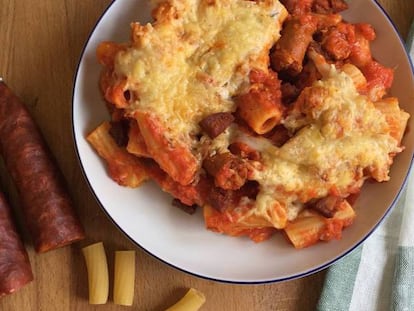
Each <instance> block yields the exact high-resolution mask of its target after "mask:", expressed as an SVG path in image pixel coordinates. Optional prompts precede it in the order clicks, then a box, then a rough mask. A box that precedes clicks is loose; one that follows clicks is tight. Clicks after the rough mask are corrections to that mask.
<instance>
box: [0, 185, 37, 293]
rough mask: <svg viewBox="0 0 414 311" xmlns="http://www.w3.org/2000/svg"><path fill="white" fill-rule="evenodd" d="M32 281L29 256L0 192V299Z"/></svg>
mask: <svg viewBox="0 0 414 311" xmlns="http://www.w3.org/2000/svg"><path fill="white" fill-rule="evenodd" d="M32 280H33V273H32V268H31V267H30V262H29V256H28V255H27V252H26V249H25V248H24V245H23V243H22V242H21V240H20V237H19V235H18V234H17V232H16V228H15V226H14V223H13V219H12V215H11V213H10V208H9V205H8V204H7V201H6V198H5V197H4V195H3V193H1V192H0V297H1V296H4V295H8V294H11V293H13V292H15V291H17V290H19V289H20V288H22V287H23V286H25V285H26V284H27V283H29V282H31V281H32Z"/></svg>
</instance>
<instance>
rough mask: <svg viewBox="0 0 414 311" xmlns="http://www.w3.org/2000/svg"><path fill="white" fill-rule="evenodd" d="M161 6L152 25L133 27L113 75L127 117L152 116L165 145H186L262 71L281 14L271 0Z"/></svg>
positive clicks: (175, 0)
mask: <svg viewBox="0 0 414 311" xmlns="http://www.w3.org/2000/svg"><path fill="white" fill-rule="evenodd" d="M163 5H164V7H163V9H162V10H163V12H162V15H161V14H160V16H159V19H158V20H156V21H155V22H154V23H153V24H147V25H145V26H140V27H138V30H137V33H136V37H137V42H135V44H134V46H132V47H131V48H129V49H128V50H126V51H125V52H120V53H119V54H118V56H117V59H116V62H115V71H116V73H117V74H118V75H119V76H121V77H127V79H128V81H127V83H128V87H129V88H130V89H131V90H132V91H133V92H135V93H136V98H137V100H136V101H135V102H133V103H132V104H131V105H130V107H129V108H128V110H129V113H131V114H133V112H134V111H135V110H137V109H138V110H140V111H145V112H150V113H154V114H156V115H157V117H158V118H159V119H160V120H161V122H162V123H163V125H164V126H165V128H166V132H165V135H166V136H167V138H169V139H172V140H175V139H178V140H181V141H183V140H184V141H187V143H191V141H190V142H188V139H189V137H190V135H194V134H197V133H198V132H199V131H200V129H199V126H198V123H199V121H200V120H201V119H202V118H204V117H206V116H208V115H210V114H212V113H215V112H223V111H234V110H235V108H236V107H235V104H234V102H233V101H232V100H231V97H232V96H233V95H234V94H235V93H236V92H237V91H238V90H239V88H240V87H241V86H242V84H243V82H248V73H249V72H250V70H251V68H253V67H254V68H258V69H262V70H265V71H266V70H267V66H268V51H269V49H270V47H271V46H272V45H273V44H274V43H275V42H276V41H277V39H278V38H279V36H280V35H279V31H280V29H281V23H282V22H283V20H284V18H285V17H286V14H287V13H286V10H285V8H284V7H283V6H282V5H281V4H280V3H279V1H277V0H263V1H257V2H256V1H241V0H181V1H179V0H170V1H168V2H164V3H163ZM155 17H156V19H157V16H155Z"/></svg>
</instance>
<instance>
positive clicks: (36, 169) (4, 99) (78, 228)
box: [0, 82, 85, 253]
mask: <svg viewBox="0 0 414 311" xmlns="http://www.w3.org/2000/svg"><path fill="white" fill-rule="evenodd" d="M0 152H1V154H2V156H3V158H4V161H5V164H6V167H7V170H8V171H9V173H10V175H11V176H12V178H13V180H14V182H15V185H16V188H17V190H18V192H19V196H20V200H21V203H22V209H23V216H24V218H25V221H26V225H27V227H28V229H29V232H30V234H31V236H32V239H33V242H34V246H35V249H36V251H37V252H39V253H42V252H46V251H49V250H52V249H55V248H58V247H61V246H65V245H67V244H70V243H72V242H75V241H78V240H81V239H83V238H84V236H85V234H84V230H83V228H82V225H81V224H80V222H79V220H78V218H77V217H76V215H75V213H74V210H73V208H72V201H71V199H70V197H69V194H68V193H67V191H66V188H65V185H64V180H63V177H62V174H61V172H60V171H59V169H58V167H57V165H56V163H55V162H54V160H53V159H52V155H51V153H50V151H49V150H48V148H47V146H46V143H45V141H44V140H43V137H42V134H41V133H40V131H39V129H38V128H37V126H36V124H35V122H34V121H33V119H32V118H31V116H30V114H29V112H28V111H27V109H26V107H25V106H24V104H23V103H22V102H21V101H20V99H19V98H18V97H17V96H15V95H14V94H13V92H12V91H11V90H10V89H9V88H8V87H7V86H6V84H5V83H3V82H0Z"/></svg>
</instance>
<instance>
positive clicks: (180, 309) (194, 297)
mask: <svg viewBox="0 0 414 311" xmlns="http://www.w3.org/2000/svg"><path fill="white" fill-rule="evenodd" d="M205 301H206V297H205V296H204V294H203V293H202V292H200V291H199V290H196V289H195V288H190V289H189V290H188V291H187V293H186V294H185V295H184V296H183V297H182V298H181V299H180V300H179V301H178V302H177V303H175V304H174V305H172V306H171V307H169V308H168V309H166V310H165V311H197V310H199V309H200V308H201V306H202V305H203V304H204V303H205Z"/></svg>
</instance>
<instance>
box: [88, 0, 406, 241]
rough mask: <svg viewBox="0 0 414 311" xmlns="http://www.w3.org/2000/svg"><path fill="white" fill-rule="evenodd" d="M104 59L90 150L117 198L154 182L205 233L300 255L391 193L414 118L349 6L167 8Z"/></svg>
mask: <svg viewBox="0 0 414 311" xmlns="http://www.w3.org/2000/svg"><path fill="white" fill-rule="evenodd" d="M152 6H153V9H152V17H153V22H151V23H147V24H141V23H139V22H132V23H131V34H130V41H129V42H122V43H119V42H109V41H105V42H102V43H100V44H99V46H98V47H97V59H98V60H99V62H100V64H101V65H102V73H101V77H100V82H99V85H100V89H101V91H102V94H103V97H104V99H105V101H106V105H107V108H108V111H109V115H110V118H109V119H108V120H105V121H103V122H102V123H101V124H100V125H98V126H97V127H96V128H95V129H94V130H93V131H92V132H91V133H89V134H88V136H87V140H88V141H89V142H90V144H91V145H92V146H93V148H94V149H95V150H96V151H97V153H98V154H99V155H100V156H101V157H102V158H103V159H104V160H105V163H106V164H107V169H108V174H109V175H110V177H111V178H112V179H113V180H114V181H116V182H117V183H118V184H119V185H122V186H126V187H132V188H133V187H138V186H139V185H140V184H141V183H143V182H145V181H147V180H152V181H154V182H156V183H157V184H158V185H159V186H160V188H161V189H162V190H163V191H166V192H168V193H169V194H171V195H172V197H173V199H172V205H174V206H178V207H180V208H181V209H184V210H185V211H187V212H189V213H192V212H194V211H195V209H197V208H201V209H202V210H203V216H204V220H205V225H206V228H207V229H209V230H212V231H214V232H217V233H223V234H227V235H230V236H247V237H249V238H250V239H252V240H253V241H255V242H261V241H264V240H266V239H268V238H269V237H271V236H272V235H273V234H274V233H276V232H282V233H284V234H285V235H286V237H287V239H288V241H290V242H291V243H292V244H293V245H294V246H295V247H296V248H303V247H307V246H310V245H312V244H314V243H316V242H318V241H329V240H332V239H339V238H340V237H341V234H342V230H343V229H344V228H346V227H347V226H349V225H351V224H352V222H353V220H354V218H355V216H356V213H355V210H354V208H353V205H354V203H355V201H356V200H357V197H358V193H359V192H360V190H361V187H362V186H363V184H364V182H365V181H368V180H371V181H375V182H386V181H387V180H389V178H390V177H389V170H390V166H391V164H392V162H393V160H394V157H395V156H396V155H397V154H398V153H399V152H401V151H402V150H403V149H404V147H403V146H402V144H401V141H402V137H403V135H404V131H405V128H406V124H407V120H408V118H409V115H408V114H407V113H406V112H404V111H403V110H402V109H400V107H399V103H398V99H397V98H395V97H392V96H389V95H388V89H389V88H390V87H391V84H392V80H393V69H392V68H387V67H385V66H384V65H382V64H380V63H379V62H378V61H377V60H376V59H375V58H374V57H373V56H372V55H371V50H370V43H371V41H373V40H375V36H376V34H375V30H374V29H373V27H372V26H371V25H369V24H364V23H359V24H352V23H349V22H347V21H346V20H344V19H343V18H342V17H341V15H340V12H341V11H343V10H346V9H347V4H346V2H345V1H342V0H329V1H328V0H283V1H281V2H279V1H277V0H254V1H250V0H159V1H156V2H153V3H152Z"/></svg>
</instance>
